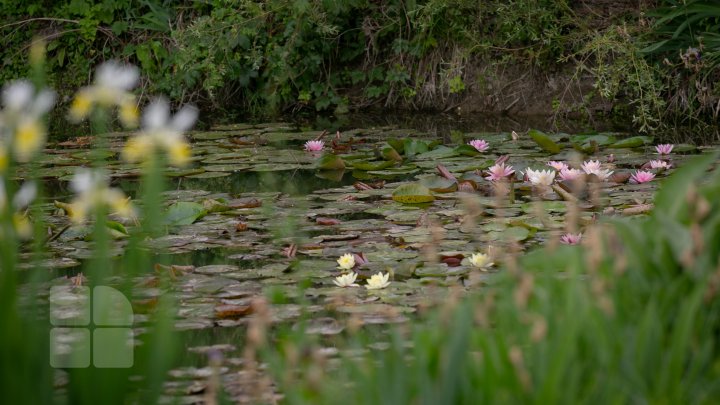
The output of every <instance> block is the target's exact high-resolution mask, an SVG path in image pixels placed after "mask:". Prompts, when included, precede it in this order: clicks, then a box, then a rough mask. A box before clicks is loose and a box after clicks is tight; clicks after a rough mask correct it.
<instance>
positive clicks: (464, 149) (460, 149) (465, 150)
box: [453, 144, 480, 156]
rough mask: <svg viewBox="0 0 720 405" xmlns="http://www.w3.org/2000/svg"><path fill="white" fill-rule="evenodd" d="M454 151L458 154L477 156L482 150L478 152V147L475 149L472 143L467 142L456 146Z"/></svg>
mask: <svg viewBox="0 0 720 405" xmlns="http://www.w3.org/2000/svg"><path fill="white" fill-rule="evenodd" d="M453 151H454V152H455V153H456V154H458V155H463V156H477V155H479V154H480V152H478V150H477V149H475V148H474V147H472V146H470V145H466V144H463V145H459V146H456V147H455V149H453Z"/></svg>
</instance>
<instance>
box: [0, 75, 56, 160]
mask: <svg viewBox="0 0 720 405" xmlns="http://www.w3.org/2000/svg"><path fill="white" fill-rule="evenodd" d="M2 99H3V105H4V107H5V109H4V110H3V114H2V116H1V117H0V122H2V123H3V125H2V126H4V127H5V131H7V132H6V136H9V138H10V139H11V141H10V143H11V145H12V148H13V152H14V154H15V157H16V159H17V160H18V161H19V162H28V161H30V159H31V158H32V156H33V155H34V154H35V153H36V152H37V151H39V150H40V149H42V147H43V145H45V140H46V138H47V128H46V127H45V123H44V122H43V120H42V118H43V116H44V115H45V114H46V113H47V112H48V111H50V109H51V108H52V106H53V105H54V104H55V93H54V92H53V91H51V90H47V89H41V90H38V89H36V88H35V86H33V85H32V83H30V82H28V81H27V80H18V81H15V82H13V83H10V84H9V85H8V86H6V87H5V89H4V90H3V94H2ZM2 149H5V148H4V147H3V148H2ZM0 159H1V160H7V155H5V157H0ZM0 163H2V162H0ZM1 165H3V166H6V165H7V162H4V163H2V164H1Z"/></svg>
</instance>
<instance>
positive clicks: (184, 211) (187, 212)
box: [165, 201, 207, 225]
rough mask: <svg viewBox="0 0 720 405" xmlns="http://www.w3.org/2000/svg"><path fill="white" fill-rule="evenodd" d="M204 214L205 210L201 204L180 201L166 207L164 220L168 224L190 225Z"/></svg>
mask: <svg viewBox="0 0 720 405" xmlns="http://www.w3.org/2000/svg"><path fill="white" fill-rule="evenodd" d="M206 214H207V210H205V208H204V207H203V206H202V205H201V204H198V203H194V202H186V201H181V202H178V203H175V204H173V205H171V206H170V208H168V210H167V215H166V217H165V222H166V223H167V224H169V225H190V224H192V223H193V222H195V221H197V220H198V219H200V218H202V217H204V216H205V215H206Z"/></svg>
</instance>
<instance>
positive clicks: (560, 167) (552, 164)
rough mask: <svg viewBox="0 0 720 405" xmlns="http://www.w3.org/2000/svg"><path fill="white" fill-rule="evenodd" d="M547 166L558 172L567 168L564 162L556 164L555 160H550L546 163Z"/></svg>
mask: <svg viewBox="0 0 720 405" xmlns="http://www.w3.org/2000/svg"><path fill="white" fill-rule="evenodd" d="M547 165H548V166H550V167H552V168H553V169H555V170H557V171H559V172H561V171H563V169H567V168H568V165H567V163H565V162H558V161H556V160H551V161H549V162H547Z"/></svg>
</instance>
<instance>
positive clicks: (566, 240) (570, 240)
mask: <svg viewBox="0 0 720 405" xmlns="http://www.w3.org/2000/svg"><path fill="white" fill-rule="evenodd" d="M581 239H582V234H581V233H578V234H574V233H569V232H568V233H566V234H565V235H563V236H561V237H560V243H563V244H565V245H577V244H579V243H580V240H581Z"/></svg>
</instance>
